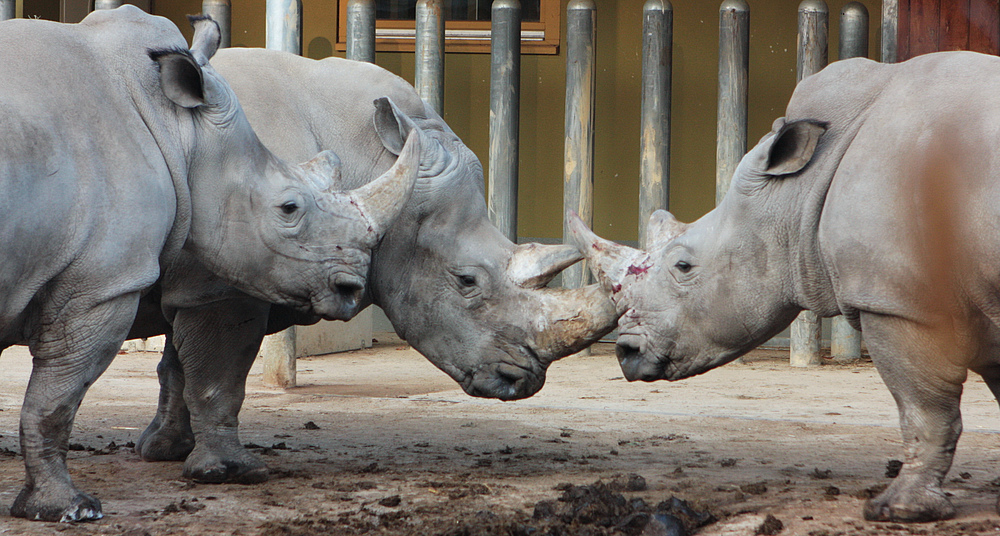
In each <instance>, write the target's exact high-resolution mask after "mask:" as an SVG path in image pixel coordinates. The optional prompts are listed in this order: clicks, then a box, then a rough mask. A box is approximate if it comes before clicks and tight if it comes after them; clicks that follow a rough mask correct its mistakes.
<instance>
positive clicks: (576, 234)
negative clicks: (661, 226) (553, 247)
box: [566, 211, 648, 299]
mask: <svg viewBox="0 0 1000 536" xmlns="http://www.w3.org/2000/svg"><path fill="white" fill-rule="evenodd" d="M566 218H567V222H566V223H567V224H568V225H567V228H568V229H569V239H570V241H571V242H572V243H574V244H575V245H576V247H577V248H579V250H580V253H582V254H583V255H584V256H586V257H587V260H588V261H589V262H588V263H587V264H588V265H589V266H590V271H591V273H593V274H594V277H595V278H597V280H598V281H600V282H601V285H602V286H603V287H604V289H605V290H606V291H608V292H610V293H611V294H612V299H614V296H615V295H616V294H618V292H620V291H621V287H622V283H623V281H624V280H625V276H626V275H627V274H628V273H629V269H630V268H632V269H634V268H635V267H637V266H640V265H644V264H645V263H646V259H647V257H648V254H647V253H646V252H645V251H642V250H641V249H633V248H630V247H628V246H623V245H621V244H617V243H615V242H612V241H610V240H605V239H603V238H601V237H599V236H597V235H596V234H594V232H593V231H591V230H590V229H589V228H588V227H587V224H585V223H583V220H581V219H580V217H579V216H577V215H576V213H575V212H572V211H570V212H569V213H567V215H566Z"/></svg>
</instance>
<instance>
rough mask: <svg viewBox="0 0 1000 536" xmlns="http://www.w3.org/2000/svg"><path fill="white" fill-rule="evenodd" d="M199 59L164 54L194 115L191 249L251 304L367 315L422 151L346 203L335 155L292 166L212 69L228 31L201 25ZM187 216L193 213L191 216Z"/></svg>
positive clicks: (165, 79)
mask: <svg viewBox="0 0 1000 536" xmlns="http://www.w3.org/2000/svg"><path fill="white" fill-rule="evenodd" d="M193 23H194V25H195V35H194V39H193V42H192V46H191V50H190V53H188V52H187V51H160V52H152V53H151V54H150V55H151V57H152V58H153V59H154V60H155V61H156V62H157V63H158V64H159V67H160V79H161V84H162V87H163V91H164V94H165V95H166V97H167V98H168V99H169V100H170V101H172V102H173V103H174V104H175V105H177V106H179V107H180V109H181V110H186V111H188V113H189V114H190V117H191V124H192V132H191V133H189V135H190V136H192V137H193V138H194V139H195V140H196V141H195V143H194V148H193V150H192V154H190V155H189V156H188V177H187V179H188V180H187V187H188V188H189V190H190V231H189V233H188V238H187V242H186V244H185V248H187V249H189V250H190V251H192V252H194V254H195V255H196V256H197V257H198V258H199V260H201V261H202V262H203V263H204V264H205V265H206V266H208V268H209V269H211V270H212V271H213V272H215V273H216V274H217V275H219V276H221V277H223V278H224V279H226V280H228V281H229V282H231V283H232V284H234V285H236V286H238V287H239V288H241V289H242V290H244V291H246V292H248V293H250V294H251V295H253V296H255V297H257V298H261V299H264V300H266V301H269V302H271V303H276V304H281V305H287V306H291V307H293V308H295V309H297V310H300V311H302V312H306V313H309V314H318V315H320V316H322V317H324V318H328V319H341V320H347V319H349V318H351V317H352V316H354V315H355V314H356V313H357V312H358V310H359V309H360V307H361V304H362V298H363V295H364V287H365V283H366V278H367V274H368V270H369V265H370V260H371V250H372V248H373V247H374V246H375V245H376V244H377V243H378V241H379V240H380V238H381V237H382V235H383V234H384V233H385V231H386V230H387V229H388V228H389V226H390V225H391V223H392V222H393V221H394V219H395V218H396V217H397V216H398V215H399V213H400V211H401V210H402V208H403V206H404V205H405V203H406V201H407V200H408V199H409V196H410V194H411V192H412V188H413V183H414V180H415V179H416V172H417V157H418V156H419V154H420V145H419V144H420V140H419V138H417V137H413V138H411V139H408V140H406V143H405V146H403V147H402V148H401V150H400V157H399V159H398V160H397V162H396V164H395V165H394V166H393V167H392V168H391V169H389V170H388V171H387V172H386V173H385V174H384V175H383V176H381V177H379V178H378V179H376V180H374V181H372V182H370V183H369V184H367V185H365V186H363V187H361V188H358V189H356V190H352V191H337V189H336V188H337V184H338V178H339V173H340V170H339V167H340V163H339V160H338V158H337V156H336V155H335V154H334V153H333V152H331V151H323V152H321V153H319V155H318V156H316V157H315V158H313V159H312V160H310V161H308V162H305V163H303V164H299V165H292V164H288V163H286V162H284V161H282V160H280V159H278V158H277V157H276V156H274V155H273V154H272V153H271V152H270V151H268V150H267V149H266V148H265V147H264V146H263V145H262V144H261V142H260V141H259V140H258V138H257V136H256V134H255V133H254V131H253V130H252V128H251V127H250V124H249V122H248V121H247V119H246V117H245V116H244V114H243V111H242V109H241V108H240V106H239V103H238V102H237V100H236V96H235V94H234V93H233V92H232V90H231V89H230V88H229V86H228V84H227V83H226V82H225V80H224V79H223V78H222V77H221V76H220V75H219V74H218V73H217V72H216V71H215V70H214V69H212V67H211V65H210V64H209V63H208V58H210V57H211V56H212V55H213V54H214V53H215V50H216V48H217V47H218V42H219V41H218V40H219V33H218V26H217V25H216V24H215V23H214V22H212V21H211V19H206V18H196V19H194V20H193ZM183 208H186V207H182V213H183Z"/></svg>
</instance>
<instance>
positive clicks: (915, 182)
mask: <svg viewBox="0 0 1000 536" xmlns="http://www.w3.org/2000/svg"><path fill="white" fill-rule="evenodd" d="M994 82H996V83H994ZM997 84H1000V59H998V58H996V57H992V56H985V55H980V54H975V53H970V52H947V53H935V54H929V55H926V56H920V57H917V58H915V59H912V60H910V61H907V62H904V63H901V64H897V65H884V64H879V63H875V62H872V61H868V60H864V59H854V60H848V61H842V62H837V63H835V64H832V65H831V66H829V67H827V68H826V69H825V70H823V71H821V72H820V73H818V74H816V75H814V76H811V77H809V78H807V79H805V80H803V81H802V83H801V84H800V85H799V86H798V87H797V88H796V90H795V92H794V94H793V96H792V98H791V100H790V102H789V104H788V107H787V110H786V113H785V116H784V117H783V118H780V119H778V120H777V121H775V123H774V125H773V129H772V131H771V132H770V133H768V134H767V135H765V136H764V137H763V138H762V139H761V140H760V142H759V143H758V144H757V145H756V146H755V147H754V148H753V149H751V150H750V151H749V152H748V153H747V154H746V156H744V158H743V159H742V161H741V162H740V164H739V166H738V168H737V170H736V172H735V174H734V177H733V180H732V185H731V187H730V189H729V191H728V192H727V193H726V195H725V197H724V199H723V200H722V202H721V203H720V204H719V206H718V207H716V208H715V209H714V210H712V211H711V212H709V213H708V214H706V215H705V216H703V217H702V218H701V219H699V220H697V221H696V222H694V223H691V224H681V223H679V222H678V221H677V220H676V219H674V217H673V216H672V215H670V214H669V213H668V212H662V211H661V212H657V213H654V214H653V216H652V217H651V219H650V222H649V227H648V229H649V234H648V235H647V236H649V237H651V238H650V244H652V245H651V246H649V249H648V250H647V251H641V250H634V249H630V248H627V247H624V246H621V245H617V244H615V243H613V242H609V241H606V240H603V239H600V238H598V237H597V236H596V235H594V234H593V233H591V232H590V231H589V230H587V229H586V227H585V226H584V225H583V224H582V223H581V222H580V221H579V219H578V218H572V217H571V220H572V223H571V225H572V227H573V235H574V237H575V241H576V242H577V243H578V245H579V246H580V247H581V250H582V251H584V252H585V253H586V254H587V256H588V257H589V259H590V260H592V261H593V262H592V263H591V264H590V265H591V267H592V268H593V271H594V273H595V274H596V275H597V277H599V278H600V280H601V281H602V283H603V284H604V285H605V288H606V290H607V291H608V292H609V293H610V294H611V296H612V299H613V301H614V302H615V303H616V305H617V307H618V311H619V312H620V313H622V316H621V318H620V320H619V330H620V331H619V333H620V335H619V337H618V341H617V346H616V348H617V355H618V359H619V361H620V364H621V367H622V370H623V371H624V372H625V375H626V377H627V378H628V379H629V380H643V381H653V380H658V379H667V380H678V379H682V378H686V377H689V376H692V375H695V374H701V373H703V372H705V371H707V370H709V369H712V368H714V367H717V366H719V365H722V364H724V363H727V362H729V361H732V360H733V359H735V358H736V357H738V356H740V355H742V354H744V353H746V352H747V351H749V350H750V349H752V348H754V347H755V346H757V345H758V344H760V343H762V342H764V341H766V340H767V339H768V338H770V337H772V336H773V335H775V334H777V333H778V332H779V331H781V330H782V329H784V328H785V327H786V326H788V325H789V323H790V322H791V321H792V320H793V319H794V318H795V317H796V315H797V314H798V313H799V312H800V311H802V310H806V309H807V310H811V311H814V312H816V313H817V314H819V315H820V316H824V317H829V316H835V315H840V314H842V315H844V317H845V318H846V319H847V321H848V322H849V323H850V324H851V325H852V326H854V327H855V328H856V329H863V333H864V337H865V340H866V341H867V344H868V348H869V350H870V353H871V357H872V360H873V361H874V363H875V365H876V367H877V368H878V371H879V373H880V374H881V376H882V379H883V381H884V382H885V384H886V386H887V387H888V388H889V390H890V391H891V392H892V395H893V397H894V398H895V400H896V403H897V406H898V410H899V416H900V426H901V429H902V436H903V443H904V446H905V451H906V456H905V464H904V466H903V468H902V471H901V472H900V474H899V476H898V477H896V479H895V480H894V481H893V482H892V485H890V486H889V487H888V489H886V490H885V491H883V492H882V493H880V494H879V495H878V496H876V497H874V498H872V499H870V500H869V501H868V502H867V504H866V506H865V508H864V516H865V518H867V519H869V520H892V521H928V520H934V519H941V518H948V517H950V516H952V515H953V514H954V512H955V509H954V507H953V505H952V504H951V502H950V501H949V499H948V497H947V495H946V494H945V492H944V491H942V489H941V483H942V480H943V478H944V476H945V474H946V473H947V471H948V469H949V467H950V466H951V462H952V457H953V454H954V451H955V445H956V442H957V440H958V437H959V434H960V433H961V430H962V422H961V417H960V414H959V399H960V397H961V394H962V384H963V382H964V381H965V379H966V377H967V374H968V370H972V371H974V372H976V373H978V374H980V375H982V377H983V378H984V380H985V381H986V384H987V385H988V386H989V388H990V389H991V390H992V392H993V393H994V394H996V395H1000V354H998V353H997V347H998V345H1000V329H998V328H1000V292H998V289H1000V268H998V267H1000V226H998V224H1000V151H998V150H997V147H998V146H1000V99H998V98H997V97H996V95H995V93H996V92H995V91H993V88H994V87H996V86H997Z"/></svg>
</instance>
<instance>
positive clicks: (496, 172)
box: [487, 0, 521, 243]
mask: <svg viewBox="0 0 1000 536" xmlns="http://www.w3.org/2000/svg"><path fill="white" fill-rule="evenodd" d="M491 29H492V31H491V34H492V38H491V46H490V56H491V62H490V63H491V66H490V182H489V192H488V196H487V203H488V205H489V206H488V209H489V210H488V212H489V215H490V220H492V221H493V224H494V225H496V226H497V229H500V232H501V233H503V234H504V236H506V237H507V239H508V240H510V241H511V242H514V243H517V181H518V160H519V158H520V157H519V147H518V139H519V138H518V129H519V128H520V116H521V112H520V108H521V3H520V2H519V1H518V0H494V1H493V16H492V23H491Z"/></svg>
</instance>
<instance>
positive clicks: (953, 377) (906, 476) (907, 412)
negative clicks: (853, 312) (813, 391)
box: [861, 313, 968, 522]
mask: <svg viewBox="0 0 1000 536" xmlns="http://www.w3.org/2000/svg"><path fill="white" fill-rule="evenodd" d="M861 325H862V329H863V332H864V334H865V339H866V341H867V342H868V348H869V350H870V351H871V355H872V361H873V362H874V363H875V367H876V368H877V369H878V372H879V374H880V375H881V376H882V381H884V382H885V385H886V387H888V388H889V391H890V392H891V393H892V396H893V398H894V399H895V400H896V406H897V409H898V410H899V423H900V428H901V432H902V437H903V446H904V448H905V460H904V464H903V468H902V470H901V471H900V473H899V476H897V477H896V479H895V480H894V481H893V482H892V484H891V485H890V486H889V487H888V488H887V489H886V490H885V491H883V492H882V493H881V494H879V495H878V496H877V497H875V498H873V499H871V500H869V501H868V503H867V504H866V505H865V511H864V514H865V518H866V519H868V520H872V521H897V522H922V521H933V520H936V519H947V518H950V517H953V516H954V515H955V507H954V506H952V504H951V501H950V500H949V499H948V497H947V496H946V494H945V492H944V490H942V489H941V483H942V482H943V480H944V477H945V474H947V472H948V469H950V468H951V462H952V459H953V458H954V455H955V446H956V444H957V443H958V438H959V436H960V435H961V433H962V417H961V413H960V412H959V404H960V402H961V398H962V384H963V383H964V382H965V379H966V377H967V375H968V369H967V368H966V366H964V365H963V363H968V358H967V356H965V355H961V352H962V349H961V348H960V345H958V344H955V342H954V341H956V340H960V339H957V338H956V337H955V336H954V334H953V333H946V332H944V331H943V330H937V331H936V330H933V329H931V328H928V327H927V326H926V325H923V324H917V323H915V322H912V321H909V320H906V319H903V318H899V317H895V316H887V315H876V314H870V313H862V315H861Z"/></svg>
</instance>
